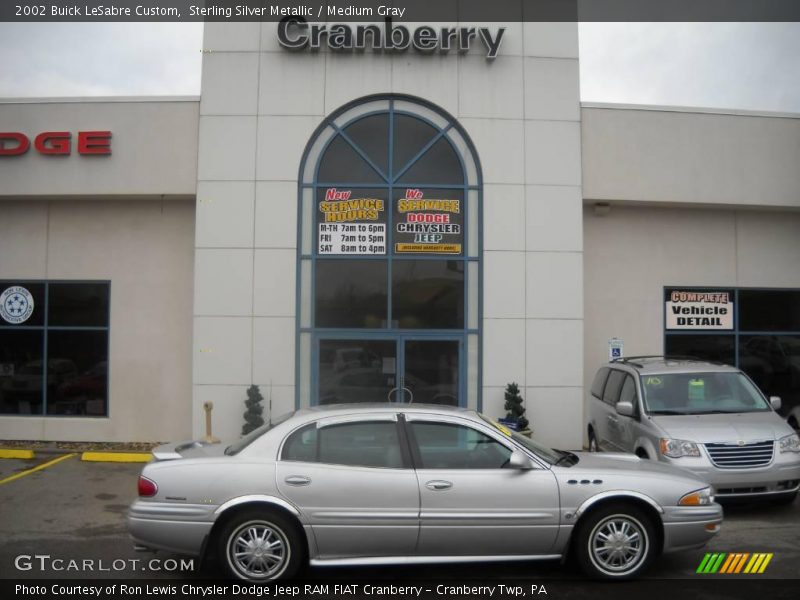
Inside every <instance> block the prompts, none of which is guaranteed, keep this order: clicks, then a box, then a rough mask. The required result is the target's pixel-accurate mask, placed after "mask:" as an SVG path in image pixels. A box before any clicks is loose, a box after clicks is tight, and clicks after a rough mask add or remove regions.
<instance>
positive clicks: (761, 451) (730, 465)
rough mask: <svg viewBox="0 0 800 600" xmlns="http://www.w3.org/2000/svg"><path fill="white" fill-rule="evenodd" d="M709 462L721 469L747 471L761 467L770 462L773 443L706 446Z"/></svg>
mask: <svg viewBox="0 0 800 600" xmlns="http://www.w3.org/2000/svg"><path fill="white" fill-rule="evenodd" d="M705 446H706V451H707V452H708V456H709V457H710V458H711V462H713V463H714V465H716V466H717V467H719V468H721V469H748V468H753V467H763V466H764V465H768V464H769V463H770V462H772V454H773V452H774V446H775V443H774V442H772V441H768V442H753V443H750V444H743V445H741V446H740V445H739V444H706V445H705Z"/></svg>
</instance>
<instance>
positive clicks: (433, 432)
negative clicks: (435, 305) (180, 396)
mask: <svg viewBox="0 0 800 600" xmlns="http://www.w3.org/2000/svg"><path fill="white" fill-rule="evenodd" d="M153 454H154V460H153V461H152V462H150V463H149V464H147V465H146V466H145V467H144V469H143V471H142V474H141V476H140V478H139V499H138V500H136V501H135V502H134V503H133V504H132V505H131V508H130V512H129V515H128V524H129V528H130V532H131V535H132V537H133V539H134V541H135V542H136V543H137V544H138V545H140V546H143V547H145V548H150V549H164V550H169V551H172V552H176V553H179V554H188V555H193V556H203V555H205V554H206V553H209V552H214V553H216V554H217V556H218V557H219V558H220V560H221V562H222V563H223V564H224V565H225V566H226V568H227V570H228V571H229V572H230V574H231V575H233V576H234V577H237V578H240V579H245V580H251V581H267V580H274V579H279V578H288V577H291V576H292V575H293V574H294V573H295V572H296V571H297V569H298V568H299V567H300V566H301V565H302V564H303V563H304V562H305V561H310V563H311V564H312V565H320V566H322V565H367V564H371V565H375V564H390V563H405V564H410V563H431V562H448V561H449V562H456V561H478V560H480V561H489V560H514V559H520V560H533V559H553V558H559V557H561V556H564V555H566V553H567V552H568V551H570V550H573V551H574V553H575V556H576V557H577V559H578V561H579V563H580V565H581V566H582V568H583V569H584V571H585V572H586V573H587V574H589V575H590V576H595V577H607V578H628V577H633V576H635V575H638V574H639V573H641V572H642V571H643V570H644V569H645V568H646V567H647V566H648V565H649V564H650V563H651V562H652V560H653V559H654V558H655V557H656V556H657V555H658V554H659V553H660V552H662V551H664V552H668V551H674V550H679V549H685V548H696V547H700V546H702V545H703V544H705V543H706V542H707V541H708V540H709V539H710V538H711V537H712V536H713V535H714V534H716V533H717V531H719V527H720V523H721V521H722V509H721V507H720V506H719V505H718V504H716V503H715V502H714V498H713V496H712V495H711V489H710V488H709V487H708V485H707V484H706V483H705V482H704V481H703V480H702V479H699V478H697V477H696V476H694V475H693V474H691V473H689V472H687V471H684V470H681V469H677V468H675V467H671V466H668V465H662V464H658V463H654V462H651V461H646V460H641V459H639V458H638V457H636V456H633V455H622V454H620V455H609V454H606V455H603V456H598V455H594V454H584V453H572V452H564V451H561V450H552V449H549V448H545V447H543V446H540V445H539V444H537V443H535V442H533V441H531V440H530V439H528V438H526V437H524V436H521V435H519V434H517V433H515V432H511V431H509V430H507V429H505V428H504V427H502V426H500V425H497V424H496V423H494V422H492V421H490V420H488V419H486V418H485V417H483V416H482V415H479V414H478V413H475V412H471V411H467V410H463V409H454V408H443V407H439V406H428V407H426V406H422V405H397V404H375V405H369V404H360V405H338V406H325V407H317V408H310V409H303V410H300V411H297V412H295V413H292V414H290V415H287V416H285V417H282V418H280V419H277V420H275V421H273V422H272V423H270V424H268V425H265V426H264V427H262V428H260V429H257V430H256V431H254V432H252V433H251V434H250V435H248V436H247V437H245V438H243V439H241V440H240V441H238V442H236V443H235V444H232V445H230V446H224V445H220V444H216V445H209V444H201V443H198V442H188V443H183V444H173V445H165V446H161V447H159V448H156V449H155V450H154V451H153Z"/></svg>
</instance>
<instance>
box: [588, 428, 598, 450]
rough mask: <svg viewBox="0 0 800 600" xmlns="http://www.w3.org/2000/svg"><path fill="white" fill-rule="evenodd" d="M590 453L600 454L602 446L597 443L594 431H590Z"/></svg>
mask: <svg viewBox="0 0 800 600" xmlns="http://www.w3.org/2000/svg"><path fill="white" fill-rule="evenodd" d="M589 452H600V446H599V445H598V443H597V436H596V435H595V434H594V430H591V429H590V430H589Z"/></svg>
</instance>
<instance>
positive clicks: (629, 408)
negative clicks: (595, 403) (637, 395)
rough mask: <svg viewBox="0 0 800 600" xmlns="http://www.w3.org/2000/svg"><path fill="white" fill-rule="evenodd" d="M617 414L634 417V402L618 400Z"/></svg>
mask: <svg viewBox="0 0 800 600" xmlns="http://www.w3.org/2000/svg"><path fill="white" fill-rule="evenodd" d="M617 414H618V415H622V416H623V417H632V416H634V415H635V414H636V411H635V410H634V409H633V404H632V403H630V402H626V401H624V400H623V401H621V402H617Z"/></svg>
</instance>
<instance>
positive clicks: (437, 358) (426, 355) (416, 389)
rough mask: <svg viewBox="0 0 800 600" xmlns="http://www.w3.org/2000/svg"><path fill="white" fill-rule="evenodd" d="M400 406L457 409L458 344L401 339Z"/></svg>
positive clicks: (459, 397) (459, 348) (459, 371)
mask: <svg viewBox="0 0 800 600" xmlns="http://www.w3.org/2000/svg"><path fill="white" fill-rule="evenodd" d="M401 341H402V356H403V367H404V368H403V371H402V376H401V377H400V381H399V383H400V386H399V387H400V389H401V391H402V394H401V395H400V397H399V399H398V401H399V402H413V403H415V404H446V405H450V406H458V405H459V404H460V399H461V394H460V388H461V386H460V385H459V383H460V380H461V369H460V365H461V360H460V358H461V343H460V342H459V341H458V340H437V339H434V340H432V339H407V338H406V339H403V340H401Z"/></svg>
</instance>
